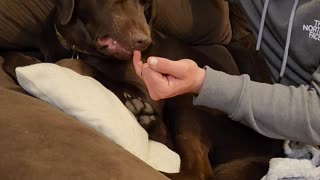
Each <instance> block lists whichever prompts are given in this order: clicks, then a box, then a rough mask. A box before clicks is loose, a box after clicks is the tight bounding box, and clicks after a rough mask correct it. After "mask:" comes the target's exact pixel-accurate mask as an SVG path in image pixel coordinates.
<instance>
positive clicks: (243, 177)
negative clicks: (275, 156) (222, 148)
mask: <svg viewBox="0 0 320 180" xmlns="http://www.w3.org/2000/svg"><path fill="white" fill-rule="evenodd" d="M268 167H269V158H261V157H251V158H246V159H238V160H234V161H231V162H228V163H225V164H222V165H219V166H217V167H216V168H215V169H214V172H213V178H212V179H214V180H226V179H232V180H257V179H261V178H262V177H263V176H264V175H265V174H266V173H267V172H268Z"/></svg>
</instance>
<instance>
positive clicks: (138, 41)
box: [132, 33, 152, 51]
mask: <svg viewBox="0 0 320 180" xmlns="http://www.w3.org/2000/svg"><path fill="white" fill-rule="evenodd" d="M132 40H133V48H134V49H135V50H139V51H143V50H145V49H146V48H147V47H148V46H149V45H150V44H151V42H152V40H151V37H150V36H149V35H147V34H144V33H134V34H133V35H132Z"/></svg>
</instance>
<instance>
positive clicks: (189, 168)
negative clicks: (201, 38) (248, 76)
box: [0, 0, 281, 179]
mask: <svg viewBox="0 0 320 180" xmlns="http://www.w3.org/2000/svg"><path fill="white" fill-rule="evenodd" d="M10 2H11V3H12V2H14V1H10ZM10 2H8V4H7V5H8V6H10V5H12V4H10ZM19 2H20V1H19ZM28 2H29V3H30V2H31V1H28ZM28 2H24V1H22V2H21V4H28ZM41 2H42V1H41ZM208 2H210V3H212V2H211V1H208ZM42 3H44V1H43V2H42ZM46 3H48V2H46ZM31 4H32V5H34V4H33V3H31ZM35 4H37V3H35ZM43 6H44V7H47V9H46V10H43V11H42V12H41V13H39V14H40V15H39V17H38V16H37V18H40V17H42V18H43V17H45V18H44V19H45V20H44V21H43V19H41V21H42V24H41V26H40V29H41V33H42V35H41V36H40V37H39V38H37V39H36V40H34V41H30V39H27V40H26V42H27V41H28V42H27V43H21V41H20V42H19V41H14V40H12V41H10V42H11V44H10V43H6V42H7V41H5V42H4V43H0V44H9V45H12V47H14V46H15V45H16V44H15V43H16V42H19V43H21V48H27V47H29V48H40V49H41V51H42V53H43V54H45V57H46V60H52V59H56V58H57V57H60V56H64V55H65V53H67V52H68V51H64V50H63V48H61V46H60V43H61V44H63V45H64V46H65V47H66V48H71V49H74V50H76V51H80V52H83V53H84V55H82V58H83V59H84V60H85V61H86V62H88V63H89V64H91V65H93V66H94V67H95V68H97V69H99V70H100V71H101V72H99V73H96V72H95V71H94V73H93V74H91V72H92V71H88V72H90V73H89V74H88V75H90V76H93V77H95V78H97V79H98V80H99V81H101V82H103V83H104V85H105V86H106V87H108V88H109V89H111V90H112V91H114V92H115V93H116V94H117V95H118V97H119V98H120V99H122V100H123V102H124V103H125V104H126V105H127V107H128V108H129V109H131V111H133V112H134V113H135V114H136V116H137V118H138V120H139V121H140V122H141V124H143V125H145V128H146V129H147V130H148V132H149V133H150V136H151V137H152V138H153V139H155V140H158V141H161V142H164V143H166V144H171V143H172V145H173V148H174V150H176V151H177V152H178V153H179V154H180V155H181V158H182V167H181V173H179V174H177V175H168V176H170V177H172V178H173V179H208V178H215V179H259V178H261V177H262V176H263V175H264V174H265V173H266V168H267V167H268V160H269V159H270V158H271V157H273V156H275V155H276V154H277V153H278V151H279V150H280V147H281V146H280V142H279V141H275V140H271V139H268V138H265V137H263V136H261V135H258V134H257V133H255V132H254V131H253V130H250V129H248V128H246V127H244V126H242V125H240V124H237V123H235V122H232V121H230V120H229V119H228V117H227V116H226V115H225V114H223V113H221V112H218V111H214V110H209V109H206V108H204V107H201V108H196V107H194V106H193V105H192V96H191V95H185V96H180V97H176V98H172V99H170V100H168V101H165V102H153V101H151V99H150V98H149V96H148V94H147V92H146V89H145V87H144V84H143V83H142V82H141V80H139V79H138V78H137V77H136V75H135V73H134V71H133V67H132V64H131V62H129V61H122V62H121V61H118V60H111V59H110V57H111V56H112V57H113V58H114V57H115V58H118V59H128V58H129V57H130V55H131V54H130V53H131V51H132V49H138V50H144V49H145V48H146V47H147V46H148V45H149V44H150V40H151V39H150V28H149V26H148V25H147V19H148V18H145V13H150V12H149V11H148V10H150V9H149V8H145V7H147V6H148V2H147V1H146V2H143V1H116V0H105V1H93V0H91V1H89V0H84V1H73V0H64V1H62V0H57V2H56V4H54V3H51V4H50V3H49V5H48V4H46V5H43ZM41 7H42V5H41ZM55 9H56V10H57V12H58V13H57V14H58V16H54V12H55ZM98 12H99V13H98ZM151 13H152V11H151ZM35 14H36V13H35ZM23 15H25V14H23ZM32 15H33V16H34V14H32ZM132 15H134V16H132ZM19 17H21V14H19ZM17 19H18V18H17ZM55 19H56V26H54V23H53V22H54V20H55ZM17 22H19V21H17ZM17 22H13V23H12V24H15V23H17ZM110 24H111V26H110ZM14 29H15V28H12V29H11V31H12V30H14ZM35 29H36V30H39V29H37V28H34V29H32V30H35ZM30 31H31V30H30ZM26 32H29V31H26ZM32 33H34V34H35V32H32ZM36 33H37V31H36ZM55 33H57V34H58V35H57V36H58V39H55V38H54V37H55V36H54V35H55ZM34 34H33V35H34ZM152 34H153V35H152V40H153V45H152V47H151V48H150V49H149V51H147V52H146V53H145V56H149V55H160V56H164V57H167V58H170V59H182V58H190V59H194V60H197V63H198V64H199V65H200V66H203V65H209V66H211V67H212V68H215V69H217V70H222V71H225V72H227V73H229V74H239V72H238V69H237V67H236V66H235V63H234V62H233V59H232V57H231V56H230V54H229V53H228V51H227V50H226V49H225V48H224V47H222V46H219V45H212V46H208V47H206V48H205V50H202V52H203V51H207V50H208V51H211V53H201V52H200V51H197V50H194V49H191V48H190V47H188V46H186V45H184V44H183V43H180V42H179V41H177V40H175V39H170V38H168V37H166V36H164V35H163V33H158V32H157V31H154V32H153V33H152ZM24 35H25V34H24ZM24 35H23V34H19V36H21V37H25V36H24ZM29 35H30V34H29ZM44 37H45V38H44ZM6 38H7V37H6ZM2 39H5V37H2ZM24 39H25V38H21V40H24ZM58 40H59V41H60V42H58ZM8 41H9V40H8ZM0 42H3V41H0ZM33 42H36V43H33ZM28 43H29V44H28ZM26 45H30V46H26ZM42 46H43V47H42ZM85 54H94V55H98V56H101V55H106V56H107V57H109V58H104V57H100V58H98V59H97V58H96V57H88V56H87V55H85ZM70 56H71V55H70ZM6 59H7V60H6V66H5V67H6V70H7V71H8V72H11V73H12V74H13V69H14V67H16V66H18V65H19V64H20V65H21V63H22V65H23V64H24V62H25V60H24V59H29V58H28V57H25V56H21V55H12V54H11V55H10V56H6ZM28 61H29V62H27V63H26V64H24V65H27V64H30V59H29V60H28ZM31 61H32V60H31ZM17 63H18V64H17ZM115 67H116V68H115ZM83 68H84V69H87V66H86V65H84V66H83ZM78 70H79V69H78ZM124 92H125V93H124ZM141 104H142V106H141ZM150 105H151V107H152V108H151V110H150V108H149V106H150ZM141 107H142V108H141ZM163 120H165V121H163ZM163 122H166V124H167V125H168V127H169V129H170V131H169V132H171V133H172V134H171V135H172V136H169V135H168V131H167V128H166V126H165V125H164V123H163ZM170 137H172V139H171V138H170ZM252 168H253V170H252V171H251V169H252Z"/></svg>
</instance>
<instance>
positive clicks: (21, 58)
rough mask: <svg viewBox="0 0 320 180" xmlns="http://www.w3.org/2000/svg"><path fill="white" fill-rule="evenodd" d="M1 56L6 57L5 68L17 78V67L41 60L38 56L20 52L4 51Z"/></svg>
mask: <svg viewBox="0 0 320 180" xmlns="http://www.w3.org/2000/svg"><path fill="white" fill-rule="evenodd" d="M1 56H2V57H3V58H4V59H5V61H4V63H3V69H4V70H5V71H6V73H8V74H9V75H10V76H11V77H12V78H13V79H15V80H17V76H16V72H15V70H16V68H17V67H22V66H28V65H32V64H37V63H40V62H41V61H40V60H38V59H36V58H33V57H30V56H26V55H24V54H23V53H20V52H9V53H3V54H1Z"/></svg>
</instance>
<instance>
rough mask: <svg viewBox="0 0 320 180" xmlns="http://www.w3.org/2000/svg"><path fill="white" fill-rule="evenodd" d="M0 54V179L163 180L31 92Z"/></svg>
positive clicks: (105, 139) (149, 168)
mask: <svg viewBox="0 0 320 180" xmlns="http://www.w3.org/2000/svg"><path fill="white" fill-rule="evenodd" d="M3 61H4V60H3V58H1V57H0V65H1V68H0V177H1V178H0V179H6V180H9V179H19V180H21V179H28V180H30V179H41V180H42V179H49V180H50V179H54V180H63V179H68V180H69V179H90V180H96V179H97V180H98V179H114V180H135V179H137V180H142V179H145V180H153V179H154V180H164V179H167V178H166V177H165V176H164V175H162V174H161V173H159V172H157V171H155V170H154V169H152V168H151V167H149V166H148V165H146V164H145V163H144V162H142V161H141V160H139V159H138V158H136V157H134V156H133V155H131V154H130V153H129V152H127V151H126V150H124V149H122V148H121V147H119V146H118V145H116V144H114V143H113V142H112V141H110V140H109V139H107V138H106V137H104V136H103V135H101V134H100V133H98V132H96V131H95V130H93V129H91V128H89V127H87V126H85V125H83V124H81V123H80V122H78V121H77V120H75V119H74V118H72V117H70V116H68V115H67V114H65V113H63V112H62V111H60V110H59V109H57V108H55V107H53V106H51V105H49V104H47V103H46V102H43V101H41V100H38V99H36V98H33V97H31V96H29V95H27V94H26V93H25V92H24V91H23V90H22V89H21V88H20V87H19V86H18V85H17V84H16V83H15V82H14V81H13V80H12V79H11V78H10V77H9V76H8V75H7V74H6V73H5V72H4V71H3V68H2V63H3Z"/></svg>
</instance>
